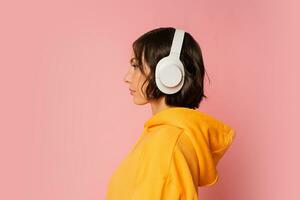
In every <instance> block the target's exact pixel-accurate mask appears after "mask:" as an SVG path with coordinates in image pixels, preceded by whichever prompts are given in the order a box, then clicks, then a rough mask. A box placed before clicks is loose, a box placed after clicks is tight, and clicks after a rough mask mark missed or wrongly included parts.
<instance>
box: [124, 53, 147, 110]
mask: <svg viewBox="0 0 300 200" xmlns="http://www.w3.org/2000/svg"><path fill="white" fill-rule="evenodd" d="M143 63H144V62H143ZM130 64H131V66H130V67H129V69H128V71H127V73H126V74H125V76H124V79H123V80H124V82H125V83H128V87H129V90H128V92H130V94H131V95H132V96H133V101H134V103H135V104H138V105H144V104H146V103H148V100H147V99H146V97H145V96H144V95H143V93H142V91H144V93H145V90H146V87H147V84H148V83H147V82H146V83H145V84H144V86H143V88H142V84H143V82H144V81H145V80H146V77H145V76H144V75H143V74H142V72H141V70H140V68H139V67H137V65H138V61H137V60H136V59H135V55H134V52H133V51H132V54H131V58H130ZM134 65H136V66H134ZM144 69H145V72H146V74H148V73H149V67H148V66H146V67H144ZM130 90H131V91H130Z"/></svg>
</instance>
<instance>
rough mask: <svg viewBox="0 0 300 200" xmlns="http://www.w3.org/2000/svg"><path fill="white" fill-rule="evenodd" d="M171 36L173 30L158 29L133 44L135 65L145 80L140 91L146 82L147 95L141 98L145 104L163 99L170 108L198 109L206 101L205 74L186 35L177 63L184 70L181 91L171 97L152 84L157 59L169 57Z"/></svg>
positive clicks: (197, 51) (195, 47)
mask: <svg viewBox="0 0 300 200" xmlns="http://www.w3.org/2000/svg"><path fill="white" fill-rule="evenodd" d="M174 33H175V28H173V27H160V28H156V29H153V30H150V31H148V32H146V33H144V34H143V35H141V36H140V37H139V38H138V39H136V40H135V41H134V42H133V44H132V48H133V52H134V55H135V58H136V60H137V62H138V64H137V66H138V67H139V68H140V70H141V72H142V74H143V75H144V76H145V77H146V80H145V82H144V83H143V84H142V87H143V86H144V84H145V83H146V82H148V85H147V87H146V90H145V91H146V95H145V94H144V93H143V94H144V95H145V97H146V98H147V100H157V99H160V98H161V97H163V96H165V103H166V104H167V105H169V106H179V107H187V108H192V109H195V108H198V107H199V104H200V102H201V101H202V99H203V98H207V96H206V95H205V94H204V75H205V72H206V71H205V68H204V63H203V58H202V52H201V49H200V46H199V44H198V43H197V41H196V40H195V39H194V38H193V37H192V36H191V35H190V34H189V33H188V32H185V36H184V40H183V44H182V48H181V53H180V60H181V62H182V63H183V65H184V70H185V71H184V72H185V77H184V79H185V80H184V85H183V87H182V88H181V89H180V90H179V91H178V92H176V93H174V94H164V93H163V92H161V91H160V90H159V89H158V88H157V86H156V83H155V67H156V65H157V63H158V61H159V60H160V59H162V58H163V57H165V56H168V55H169V53H170V50H171V45H172V40H173V36H174ZM143 58H144V60H143ZM145 63H146V64H147V65H148V66H149V67H150V73H149V74H148V75H146V74H145V71H144V66H145V65H144V64H145ZM142 92H143V90H142Z"/></svg>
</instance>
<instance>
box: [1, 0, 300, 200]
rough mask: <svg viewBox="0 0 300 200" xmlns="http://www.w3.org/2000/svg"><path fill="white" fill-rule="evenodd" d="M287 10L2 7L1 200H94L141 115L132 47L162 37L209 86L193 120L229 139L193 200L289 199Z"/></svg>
mask: <svg viewBox="0 0 300 200" xmlns="http://www.w3.org/2000/svg"><path fill="white" fill-rule="evenodd" d="M297 6H299V3H297V5H296V0H295V1H294V3H292V1H283V0H281V1H280V0H256V1H254V0H253V1H246V0H228V1H216V0H207V1H203V0H202V1H200V0H199V1H196V0H194V1H191V0H186V1H170V0H169V1H158V0H152V1H119V2H117V1H107V2H104V1H96V0H85V1H83V0H81V1H79V0H77V1H70V0H59V1H58V0H56V1H53V0H52V1H50V0H49V1H47V2H45V1H39V0H28V1H7V2H1V3H0V25H1V31H0V67H1V68H0V91H1V98H0V113H1V114H0V133H1V144H0V152H1V153H0V158H1V165H0V177H1V178H0V184H1V185H0V199H3V200H4V199H5V200H11V199H13V200H15V199H23V200H87V199H88V200H104V198H105V191H106V182H107V180H108V178H109V177H110V175H111V173H112V172H113V170H114V168H115V167H116V166H117V165H118V163H119V162H120V160H121V159H122V158H123V156H125V154H126V153H127V152H128V151H129V149H130V148H131V146H132V145H133V144H134V143H135V141H136V139H137V138H138V137H139V135H140V134H141V132H142V130H143V123H144V121H145V120H147V119H148V118H149V117H150V116H151V109H150V106H149V105H146V106H137V105H135V104H133V100H132V96H131V95H130V94H129V92H128V87H127V85H126V84H124V83H123V81H122V80H123V76H124V74H125V72H126V70H127V69H128V67H129V63H128V60H129V57H130V53H131V43H132V42H133V41H134V40H135V39H136V38H137V37H138V36H140V35H141V34H143V33H144V32H146V31H149V30H151V29H154V28H158V27H161V26H174V27H178V28H182V29H185V30H186V31H188V32H189V33H191V34H192V35H193V36H194V37H195V39H196V40H197V41H198V42H199V44H200V47H201V48H202V51H203V57H204V62H205V65H206V70H207V72H208V74H209V78H210V82H209V81H208V80H207V79H206V94H207V96H208V99H207V101H205V102H203V103H202V104H201V107H200V110H202V111H205V112H208V113H210V114H211V115H213V116H215V117H217V118H219V119H221V120H223V121H224V122H227V123H228V124H230V125H231V126H232V127H234V128H235V129H236V133H237V137H236V139H235V141H234V143H233V146H232V148H231V149H230V150H229V151H228V153H227V154H226V155H225V156H224V158H223V160H222V161H221V162H220V164H219V166H218V169H219V173H220V179H219V182H218V183H217V184H216V185H215V186H214V187H211V188H199V199H207V200H209V199H210V200H220V199H222V200H225V199H227V200H253V199H255V200H266V199H272V200H283V199H286V200H287V199H288V200H296V199H297V200H298V199H300V195H299V191H297V189H298V190H299V178H300V176H299V169H300V164H299V158H300V156H299V152H300V149H299V142H298V141H299V139H300V137H299V130H298V129H297V127H298V125H299V116H298V115H299V111H300V109H299V102H300V96H299V91H300V90H299V85H300V81H299V79H298V80H296V79H297V78H298V76H299V73H300V70H299V64H300V62H299V60H298V59H297V60H296V52H297V53H298V54H299V50H298V49H299V39H298V37H299V35H300V34H299V28H296V18H298V19H299V14H297V15H298V16H296V7H297ZM298 24H299V22H298ZM298 58H299V55H298ZM296 67H297V68H296ZM297 118H298V119H297ZM297 145H298V146H297ZM297 169H298V170H297ZM296 192H298V194H297V193H296Z"/></svg>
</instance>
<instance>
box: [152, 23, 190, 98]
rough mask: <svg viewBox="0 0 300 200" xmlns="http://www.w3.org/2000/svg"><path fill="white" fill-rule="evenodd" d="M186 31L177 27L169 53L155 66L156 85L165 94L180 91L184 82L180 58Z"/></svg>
mask: <svg viewBox="0 0 300 200" xmlns="http://www.w3.org/2000/svg"><path fill="white" fill-rule="evenodd" d="M184 33H185V31H183V30H181V29H175V33H174V37H173V41H172V46H171V50H170V53H169V55H168V56H166V57H164V58H162V59H160V60H159V61H158V63H157V65H156V68H155V83H156V86H157V87H158V89H159V90H160V91H161V92H163V93H165V94H174V93H176V92H178V91H179V90H180V89H181V88H182V86H183V83H184V67H183V64H182V62H181V61H180V59H179V58H180V52H181V48H182V43H183V39H184Z"/></svg>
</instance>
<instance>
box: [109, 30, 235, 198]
mask: <svg viewBox="0 0 300 200" xmlns="http://www.w3.org/2000/svg"><path fill="white" fill-rule="evenodd" d="M132 47H133V49H132V50H133V51H132V56H131V59H130V63H131V67H130V68H129V70H128V72H127V73H126V75H125V77H124V81H125V82H126V83H127V84H128V87H129V90H130V91H131V95H132V97H133V101H134V103H135V104H137V105H144V104H147V103H150V105H151V109H152V114H153V115H152V116H151V117H150V118H149V119H148V120H147V121H146V122H145V123H144V131H143V133H142V134H141V136H140V138H139V139H138V141H137V142H136V144H135V145H134V147H133V148H132V149H131V151H130V152H129V153H128V154H127V156H126V157H125V158H124V159H123V160H122V162H121V163H120V165H119V166H118V168H117V169H116V170H115V172H114V173H113V175H112V176H111V178H110V180H109V183H108V185H107V186H108V187H107V193H106V199H107V200H129V199H130V200H167V199H168V200H197V199H198V187H200V186H211V185H213V184H215V183H216V182H217V180H218V171H217V168H216V166H217V163H218V161H219V160H220V158H221V157H222V156H223V155H224V153H225V152H226V150H227V149H228V148H229V146H230V145H231V143H232V141H233V138H234V136H235V132H234V129H232V128H231V127H230V126H229V125H227V124H225V123H223V122H222V121H220V120H218V119H216V118H214V117H212V116H210V115H208V114H206V113H204V112H202V111H199V110H197V109H196V108H198V107H199V104H200V102H201V101H202V100H203V98H206V96H205V95H204V84H203V82H204V75H205V68H204V64H203V58H202V53H201V49H200V47H199V44H198V43H197V42H196V41H195V39H194V38H193V37H192V36H191V35H190V34H189V33H187V32H185V31H183V30H180V29H175V28H172V27H162V28H157V29H154V30H151V31H149V32H147V33H145V34H143V35H142V36H140V37H139V38H138V39H137V40H136V41H135V42H134V43H133V45H132ZM168 56H170V57H171V58H170V57H169V58H168V59H169V60H167V59H165V57H168ZM163 59H164V60H163ZM176 59H177V60H176ZM162 60H163V61H162Z"/></svg>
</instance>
